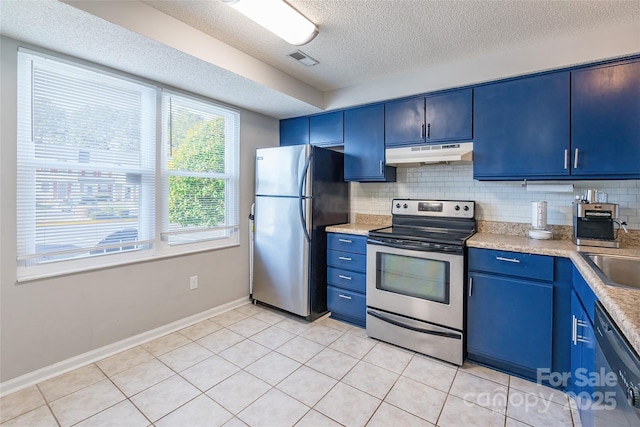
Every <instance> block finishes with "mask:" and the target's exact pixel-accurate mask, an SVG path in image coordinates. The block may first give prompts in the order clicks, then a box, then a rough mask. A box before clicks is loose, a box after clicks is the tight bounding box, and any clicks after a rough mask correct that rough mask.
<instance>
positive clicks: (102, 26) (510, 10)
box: [0, 0, 640, 118]
mask: <svg viewBox="0 0 640 427" xmlns="http://www.w3.org/2000/svg"><path fill="white" fill-rule="evenodd" d="M69 1H71V0H69ZM289 2H290V3H291V4H292V5H293V6H295V7H296V8H297V9H298V10H300V11H301V12H302V13H303V14H304V15H306V16H307V17H308V18H309V19H311V20H312V21H314V22H315V23H316V24H317V25H318V27H319V34H318V36H317V37H316V38H315V39H314V40H312V41H311V42H310V43H309V44H307V45H305V46H302V47H300V49H301V50H302V51H304V52H305V53H307V54H309V55H310V56H312V57H313V58H315V59H317V60H318V61H320V64H319V65H316V66H313V67H305V66H303V65H301V64H299V63H298V62H297V61H295V60H293V59H291V58H289V57H288V56H287V54H289V53H292V52H294V51H295V50H296V49H297V48H296V47H294V46H291V45H288V44H287V43H286V42H284V41H282V40H280V39H279V38H277V37H276V36H274V35H273V34H271V33H269V32H268V31H267V30H265V29H263V28H262V27H260V26H258V25H257V24H255V23H253V22H251V21H249V20H248V19H247V18H245V17H244V16H242V15H240V14H239V13H237V12H236V11H235V10H234V9H232V8H231V7H229V6H227V5H225V4H224V3H222V2H221V1H220V0H207V1H195V0H177V1H145V2H144V4H142V3H137V2H135V1H133V0H128V1H121V2H118V1H113V2H108V3H107V6H106V7H107V8H109V10H112V11H119V10H121V15H124V16H125V18H128V15H127V13H128V12H127V10H128V9H127V6H128V5H131V4H133V3H136V4H139V5H141V6H144V7H145V8H146V9H147V13H144V14H143V15H142V16H131V17H130V22H133V21H135V20H137V21H138V23H136V24H135V25H134V24H132V25H131V26H127V25H126V22H125V21H126V20H127V19H124V20H123V21H122V22H121V23H120V25H123V26H120V25H116V24H113V23H111V22H109V18H108V17H104V16H103V17H102V18H100V17H98V16H94V15H92V14H91V13H87V12H86V11H83V10H80V9H78V8H76V7H73V6H72V5H69V4H65V3H61V2H58V1H56V0H0V34H2V35H6V36H9V37H12V38H15V39H17V40H21V41H25V42H29V43H32V44H34V45H36V46H41V47H44V48H48V49H51V50H53V51H57V52H61V53H64V54H68V55H72V56H77V57H80V58H84V59H86V60H89V61H93V62H96V63H99V64H102V65H105V66H108V67H112V68H116V69H120V70H123V71H126V72H129V73H133V74H136V75H140V76H142V77H146V78H149V79H152V80H156V81H159V82H162V83H165V84H168V85H172V86H175V87H178V88H181V89H185V90H189V91H193V92H196V93H199V94H202V95H204V96H208V97H211V98H214V99H218V100H220V101H223V102H227V103H230V104H234V105H237V106H239V107H243V108H247V109H250V110H253V111H257V112H260V113H264V114H267V115H270V116H273V117H278V118H282V117H291V116H296V115H303V114H311V113H314V112H318V111H320V108H318V105H319V103H317V102H315V103H314V102H310V101H309V100H308V99H307V100H305V99H304V96H297V95H296V93H295V90H288V89H286V87H285V86H286V85H285V86H283V85H282V81H281V83H278V84H279V85H280V86H278V84H273V83H271V81H270V80H269V79H270V78H271V77H264V76H267V75H273V73H271V74H270V73H269V72H267V73H266V74H265V73H263V74H262V76H263V77H257V78H256V77H254V76H255V75H257V74H259V73H254V74H253V75H252V74H251V73H250V72H247V73H243V72H238V70H237V69H236V70H231V69H227V68H225V67H224V65H222V63H221V62H217V61H215V60H209V59H207V58H204V57H203V56H200V57H199V56H197V55H195V54H191V53H186V52H191V51H190V50H189V49H183V50H181V48H180V47H179V46H178V47H176V46H177V45H172V46H173V47H170V46H169V45H171V43H167V44H169V45H167V44H165V43H162V42H161V41H158V40H159V38H153V37H150V36H148V34H147V35H145V34H144V32H143V31H137V30H136V28H141V27H140V25H142V26H144V25H143V24H144V21H145V20H146V21H149V20H151V19H153V18H151V17H150V16H151V15H153V14H150V13H148V11H153V12H154V13H156V14H157V11H160V12H162V13H163V14H160V15H162V16H164V17H167V15H169V16H170V17H173V18H175V19H174V20H173V21H175V22H180V21H181V22H180V23H181V24H182V23H185V24H187V25H188V26H190V27H192V28H195V29H197V30H199V31H200V32H202V33H204V34H205V36H206V37H210V40H209V41H210V42H217V41H221V42H224V43H226V44H228V45H229V46H231V47H232V48H235V49H236V50H237V52H239V53H242V52H244V53H246V54H248V55H250V56H251V57H253V58H256V59H258V60H259V61H261V62H262V63H264V64H267V66H268V67H270V68H272V69H273V70H274V71H277V72H278V73H280V72H283V73H286V74H283V75H284V76H285V77H286V78H287V79H290V81H291V82H292V85H291V87H297V88H298V89H300V88H301V86H300V85H302V86H304V87H302V89H301V91H302V92H304V91H306V92H307V93H311V94H313V95H314V96H319V98H320V99H322V94H323V92H324V93H325V95H324V96H325V98H327V96H328V94H329V93H335V91H340V90H341V89H343V90H342V91H341V92H342V93H345V94H348V93H350V91H349V90H350V89H351V88H354V87H365V88H366V87H374V86H375V85H376V84H377V85H378V86H379V85H380V84H381V83H383V84H384V82H385V81H389V82H391V81H392V80H393V78H397V76H402V75H404V74H403V73H408V72H414V73H422V72H423V70H424V72H427V71H429V70H430V69H433V68H435V67H438V66H441V65H446V64H454V63H456V62H459V61H463V60H467V59H469V58H476V57H477V58H481V57H486V56H487V55H490V54H494V53H500V52H503V53H506V52H516V51H521V50H523V51H526V48H527V47H528V46H532V45H536V44H538V43H541V42H545V41H546V42H548V41H554V40H559V39H562V38H566V37H570V36H573V35H582V34H589V33H593V32H595V31H598V30H600V29H606V28H609V27H611V28H613V27H615V26H616V25H621V24H629V23H631V25H632V26H631V28H633V25H634V24H635V23H640V1H638V0H634V1H623V0H611V1H593V0H591V1H584V0H580V1H572V0H559V1H541V0H530V1H518V0H508V1H499V0H482V1H477V0H451V1H435V0H434V1H430V0H342V1H337V0H289ZM78 3H80V4H76V5H75V6H77V7H80V8H81V9H82V8H83V7H82V4H81V3H83V2H78ZM91 3H93V2H92V1H90V0H86V2H84V4H91ZM103 3H104V2H103ZM94 4H95V3H94ZM89 9H90V8H87V10H89ZM154 9H155V10H154ZM103 18H104V19H103ZM173 18H169V19H173ZM114 22H115V21H114ZM141 22H142V23H143V24H141ZM147 23H148V22H147ZM187 28H188V27H187ZM638 28H639V30H638V34H639V37H638V38H639V39H640V24H639V25H638ZM168 37H173V34H172V35H169V36H168ZM200 47H201V48H204V50H206V47H207V45H206V43H205V45H204V47H203V46H200ZM213 54H214V55H215V54H216V52H214V53H213ZM243 55H244V54H243ZM230 56H234V55H230ZM218 58H220V56H218ZM264 64H263V65H264ZM245 68H246V67H245ZM278 70H279V71H278ZM267 71H268V70H267ZM261 78H262V79H261ZM368 84H369V85H368ZM296 85H297V86H296ZM305 88H306V89H305ZM296 90H297V89H296ZM331 91H333V92H331ZM411 93H417V92H411ZM395 96H399V95H397V94H396V95H395ZM372 100H375V99H371V100H366V99H364V100H363V99H359V100H356V101H353V100H351V101H350V100H349V99H347V100H346V101H344V102H343V103H342V105H354V103H359V102H371V101H372ZM350 102H351V103H350ZM311 104H315V105H311ZM325 105H326V104H325Z"/></svg>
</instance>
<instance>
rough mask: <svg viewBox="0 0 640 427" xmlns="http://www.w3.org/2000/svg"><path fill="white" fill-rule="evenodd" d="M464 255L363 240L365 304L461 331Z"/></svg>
mask: <svg viewBox="0 0 640 427" xmlns="http://www.w3.org/2000/svg"><path fill="white" fill-rule="evenodd" d="M463 294H464V256H463V255H460V254H448V253H440V252H426V251H420V250H412V249H403V248H401V247H392V246H386V245H379V244H374V243H369V244H367V306H368V307H372V308H377V309H380V310H384V311H387V312H391V313H396V314H400V315H402V316H406V317H412V318H414V319H418V320H423V321H426V322H430V323H434V324H437V325H442V326H446V327H449V328H453V329H457V330H459V331H462V329H463Z"/></svg>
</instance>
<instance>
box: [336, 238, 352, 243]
mask: <svg viewBox="0 0 640 427" xmlns="http://www.w3.org/2000/svg"><path fill="white" fill-rule="evenodd" d="M338 242H342V243H353V240H349V239H338Z"/></svg>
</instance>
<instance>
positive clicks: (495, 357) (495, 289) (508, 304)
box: [467, 273, 553, 379]
mask: <svg viewBox="0 0 640 427" xmlns="http://www.w3.org/2000/svg"><path fill="white" fill-rule="evenodd" d="M470 280H471V282H470V283H471V285H470V286H471V290H470V292H469V293H468V300H467V302H468V311H467V316H468V326H467V331H468V332H467V351H468V354H469V359H472V360H477V361H479V362H481V363H485V364H492V365H493V366H496V367H498V368H500V369H503V370H507V371H510V372H513V373H515V374H517V375H521V376H524V377H527V378H531V379H535V378H536V375H537V372H538V369H548V370H549V371H551V361H552V344H551V343H552V332H553V326H552V323H553V286H552V285H551V284H546V283H536V282H530V281H525V280H520V279H512V278H508V277H496V276H491V275H487V274H482V273H472V274H470Z"/></svg>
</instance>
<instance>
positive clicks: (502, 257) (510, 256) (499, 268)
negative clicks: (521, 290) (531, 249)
mask: <svg viewBox="0 0 640 427" xmlns="http://www.w3.org/2000/svg"><path fill="white" fill-rule="evenodd" d="M469 270H473V271H486V272H489V273H498V274H504V275H506V276H516V277H525V278H528V279H538V280H546V281H549V282H551V281H553V257H551V256H545V255H531V254H522V253H518V252H505V251H495V250H489V249H475V248H471V249H469Z"/></svg>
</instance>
